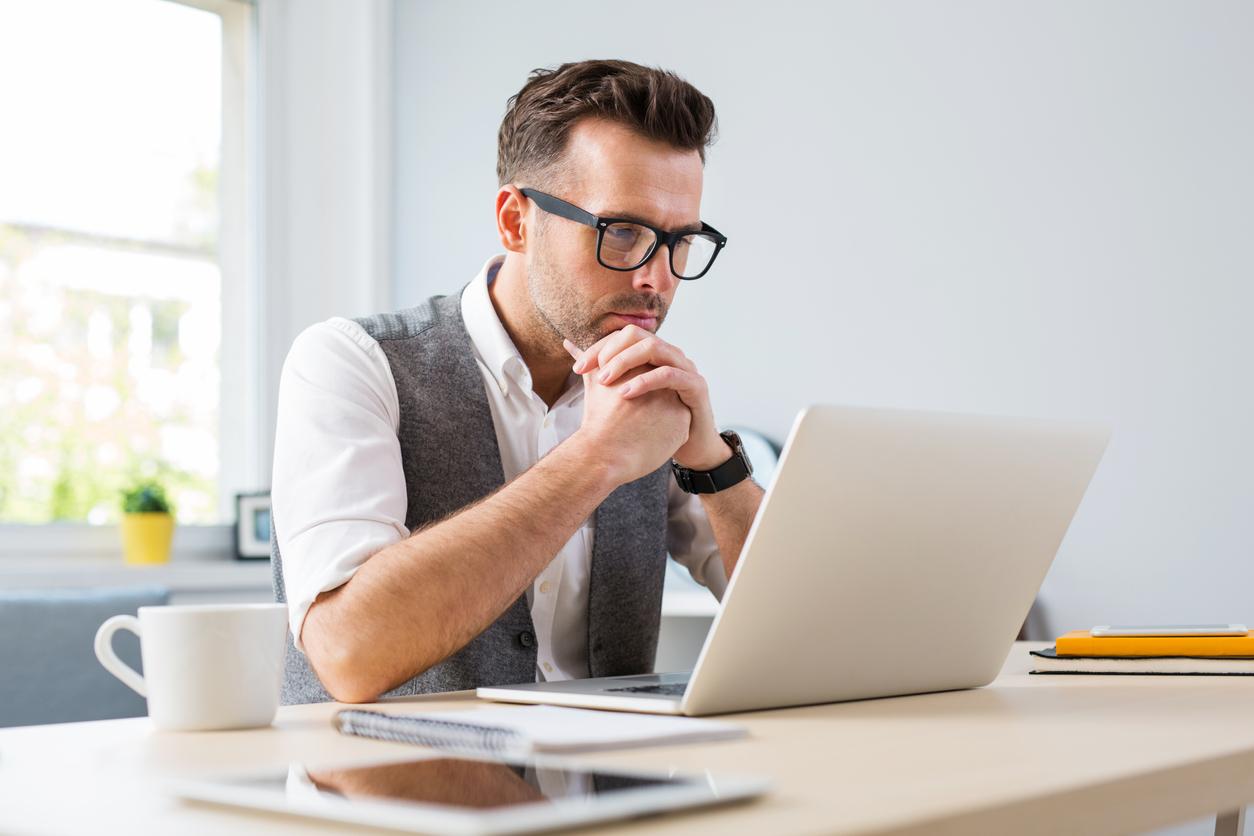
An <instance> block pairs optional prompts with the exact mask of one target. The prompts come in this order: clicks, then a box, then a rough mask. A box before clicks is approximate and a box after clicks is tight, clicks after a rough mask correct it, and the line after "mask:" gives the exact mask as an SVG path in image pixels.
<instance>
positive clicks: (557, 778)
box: [168, 753, 767, 834]
mask: <svg viewBox="0 0 1254 836" xmlns="http://www.w3.org/2000/svg"><path fill="white" fill-rule="evenodd" d="M766 788H767V782H766V781H765V780H764V779H762V778H752V777H746V776H740V777H736V776H714V775H711V774H709V773H701V774H673V773H651V772H637V771H634V770H620V769H617V768H608V769H602V768H594V767H587V766H582V765H575V764H574V763H573V762H571V761H568V760H564V759H557V758H552V759H537V760H533V761H526V762H523V761H503V760H493V759H489V758H480V757H476V756H466V755H460V754H459V755H450V754H447V753H424V754H423V755H421V756H416V757H415V756H413V755H412V754H411V755H410V756H409V757H407V758H405V759H403V760H388V761H377V760H376V761H373V762H369V763H361V762H358V763H355V764H352V763H350V764H344V763H339V764H335V763H332V764H327V765H317V766H314V765H305V764H291V765H289V766H288V767H286V768H283V767H280V768H274V769H270V770H266V771H260V772H256V771H254V772H251V773H247V774H235V775H224V776H221V777H218V778H213V779H204V778H202V779H196V780H181V781H174V782H170V783H169V784H168V789H169V790H170V791H171V792H173V793H174V794H175V795H178V796H180V797H182V798H188V799H195V800H199V801H208V802H213V803H218V804H228V805H232V806H238V807H251V808H255V809H260V810H268V811H275V812H282V813H291V814H295V815H301V816H313V817H315V818H320V819H331V820H334V821H340V822H347V823H351V824H363V825H371V826H374V827H386V828H391V829H394V830H402V831H407V832H411V833H432V834H446V833H447V834H510V833H531V832H535V831H539V830H553V829H557V828H565V827H575V826H579V825H585V824H592V823H596V822H604V821H610V820H612V819H622V818H629V817H632V818H634V817H638V816H646V815H657V814H661V813H666V812H669V811H672V810H682V809H685V808H690V807H700V806H706V805H713V804H723V803H726V802H731V801H737V800H742V799H747V798H752V797H754V796H757V795H760V794H761V793H763V792H765V791H766Z"/></svg>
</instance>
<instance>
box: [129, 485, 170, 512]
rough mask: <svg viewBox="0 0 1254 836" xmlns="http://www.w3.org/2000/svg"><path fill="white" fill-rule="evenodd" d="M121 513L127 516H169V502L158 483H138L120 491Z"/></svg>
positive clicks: (163, 489)
mask: <svg viewBox="0 0 1254 836" xmlns="http://www.w3.org/2000/svg"><path fill="white" fill-rule="evenodd" d="M122 511H123V512H124V513H127V514H169V513H172V510H171V508H170V500H169V499H167V498H166V495H165V488H163V487H162V486H161V484H160V483H158V482H152V481H148V482H139V483H138V484H136V485H135V486H134V487H132V488H130V489H128V490H125V491H122Z"/></svg>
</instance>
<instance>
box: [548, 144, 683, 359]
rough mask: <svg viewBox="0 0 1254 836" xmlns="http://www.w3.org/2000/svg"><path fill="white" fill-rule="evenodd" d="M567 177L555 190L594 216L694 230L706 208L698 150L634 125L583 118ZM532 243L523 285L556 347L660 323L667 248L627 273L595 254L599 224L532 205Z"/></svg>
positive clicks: (670, 294) (672, 283)
mask: <svg viewBox="0 0 1254 836" xmlns="http://www.w3.org/2000/svg"><path fill="white" fill-rule="evenodd" d="M566 170H567V172H568V173H567V175H566V176H565V177H564V178H563V179H564V181H565V184H564V185H563V186H562V187H561V188H560V189H559V190H556V194H555V195H554V196H555V197H559V198H561V199H563V200H565V201H567V202H569V203H573V204H575V205H576V206H579V207H580V208H582V209H585V210H587V211H588V212H591V213H592V214H594V215H600V216H604V217H620V218H624V217H625V218H632V219H636V220H640V221H644V222H646V223H649V224H651V225H653V226H656V227H659V228H661V229H665V230H674V229H681V228H688V227H691V226H693V225H694V224H698V223H699V221H700V216H701V184H702V165H701V156H700V154H698V153H697V152H696V151H680V150H677V149H675V148H672V147H671V146H669V145H665V144H662V143H658V142H654V141H652V140H649V139H645V138H643V137H641V136H639V135H638V134H635V133H633V132H632V131H631V130H630V129H629V128H626V127H623V126H621V125H619V124H616V123H614V122H608V121H605V120H601V119H584V120H582V121H580V122H579V123H578V124H576V125H575V127H574V129H572V131H571V133H570V138H569V142H568V145H567V148H566ZM530 212H531V217H530V220H531V221H532V224H533V229H536V228H537V226H536V225H535V224H536V222H537V221H539V225H538V229H539V233H538V236H537V237H536V239H535V246H534V247H532V248H529V249H528V253H527V257H528V265H527V286H528V290H529V292H530V295H531V301H532V303H533V304H534V305H535V308H536V312H537V314H538V316H539V319H540V320H541V321H542V322H543V323H544V326H545V327H546V329H547V330H548V331H549V332H550V335H551V337H552V339H553V341H555V342H557V343H558V344H559V347H560V342H561V340H562V338H566V339H569V340H570V341H571V342H573V343H575V345H577V346H579V347H580V348H587V347H588V346H590V345H592V344H593V343H594V342H596V341H597V340H599V339H600V338H601V337H604V336H605V335H606V334H609V333H611V332H613V331H617V330H619V329H620V328H623V327H625V326H627V325H630V324H635V325H639V326H640V327H642V328H645V329H646V330H649V331H657V329H658V328H659V327H660V326H661V324H662V320H663V319H665V317H666V311H667V309H668V308H669V307H670V303H671V300H672V299H673V298H674V297H675V290H676V288H677V287H678V284H679V279H677V278H675V276H674V275H673V274H672V273H671V271H670V260H669V259H670V251H669V249H667V248H666V247H664V246H662V245H659V246H658V251H657V252H655V253H654V254H653V257H652V258H650V259H649V262H648V263H647V264H645V265H644V266H643V267H641V268H639V269H638V270H633V271H631V272H621V271H617V270H610V269H609V268H607V267H603V266H602V265H601V264H600V263H599V262H598V261H597V254H596V245H597V232H596V230H595V229H592V228H591V227H587V226H584V225H582V224H578V223H575V222H574V221H569V220H566V219H564V218H559V217H555V216H551V215H550V216H547V217H546V216H545V213H544V211H543V210H542V209H540V208H539V207H538V206H535V205H534V204H532V207H531V209H530Z"/></svg>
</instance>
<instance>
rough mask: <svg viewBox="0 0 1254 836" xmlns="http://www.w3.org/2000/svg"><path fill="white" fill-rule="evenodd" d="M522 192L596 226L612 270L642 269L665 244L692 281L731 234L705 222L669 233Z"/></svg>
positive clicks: (601, 254) (677, 268) (674, 264)
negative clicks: (697, 229)
mask: <svg viewBox="0 0 1254 836" xmlns="http://www.w3.org/2000/svg"><path fill="white" fill-rule="evenodd" d="M519 191H520V192H522V193H523V194H524V195H526V196H527V197H528V198H529V199H531V200H534V201H535V202H536V205H537V206H539V207H540V208H541V209H543V210H544V211H545V212H548V213H549V214H551V215H557V216H558V217H559V218H565V219H566V220H568V221H575V222H576V223H581V224H583V225H584V226H590V227H592V228H593V229H595V230H596V231H597V261H598V262H600V264H601V266H602V267H608V268H609V269H611V270H619V271H621V272H624V273H626V272H629V271H631V270H639V269H640V268H641V267H643V266H644V265H645V264H647V263H648V261H649V259H651V258H653V254H654V253H656V252H657V250H658V245H659V244H665V245H666V249H667V251H668V252H669V253H670V257H671V272H672V273H674V274H675V276H676V277H677V278H680V279H684V280H687V281H691V280H693V279H699V278H701V277H702V276H704V275H705V274H706V273H707V272H709V270H710V266H711V265H713V264H714V259H715V258H716V257H718V253H719V250H721V249H723V247H725V246H726V245H727V236H725V235H723V234H722V233H720V232H719V231H718V230H717V229H715V228H714V227H712V226H710V225H709V224H707V223H704V222H703V223H702V224H701V229H700V230H699V231H696V232H692V231H688V232H683V231H680V232H667V231H666V230H664V229H658V228H657V227H655V226H649V225H648V224H645V223H640V222H639V221H633V220H631V219H630V218H602V217H598V216H597V215H594V214H592V213H591V212H585V211H584V210H583V209H580V208H579V207H578V206H576V205H575V204H573V203H567V202H566V201H564V200H562V199H561V198H557V197H553V195H551V194H545V193H544V192H540V191H536V190H535V189H519Z"/></svg>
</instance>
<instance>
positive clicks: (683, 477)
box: [671, 430, 753, 493]
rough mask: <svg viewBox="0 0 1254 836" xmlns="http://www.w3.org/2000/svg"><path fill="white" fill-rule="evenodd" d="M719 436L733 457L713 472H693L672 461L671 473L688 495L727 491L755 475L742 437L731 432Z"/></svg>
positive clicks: (727, 431)
mask: <svg viewBox="0 0 1254 836" xmlns="http://www.w3.org/2000/svg"><path fill="white" fill-rule="evenodd" d="M719 436H720V437H721V438H722V439H723V440H724V441H726V442H727V446H729V447H731V448H732V457H731V458H730V459H728V460H727V461H725V462H723V463H722V464H720V465H719V466H718V467H716V468H714V469H713V470H691V469H689V468H687V467H683V466H681V465H680V464H679V462H677V461H675V460H674V459H671V472H672V473H674V474H675V481H676V482H678V483H679V487H681V488H683V489H684V490H685V491H687V492H688V493H718V492H719V491H725V490H727V489H728V488H730V487H731V486H733V485H739V484H740V483H741V482H743V481H744V480H745V479H747V478H749V476H750V475H751V474H752V473H753V465H752V464H751V463H750V462H749V457H748V456H746V455H745V448H744V445H743V444H741V443H740V436H738V435H736V434H735V433H734V432H732V431H731V430H726V431H724V432H721V433H719Z"/></svg>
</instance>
